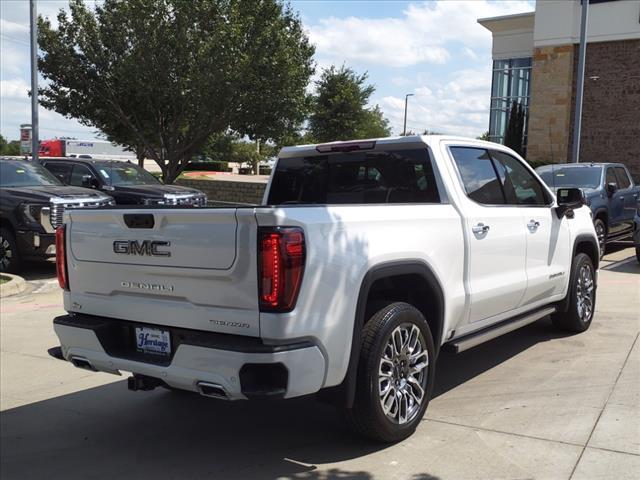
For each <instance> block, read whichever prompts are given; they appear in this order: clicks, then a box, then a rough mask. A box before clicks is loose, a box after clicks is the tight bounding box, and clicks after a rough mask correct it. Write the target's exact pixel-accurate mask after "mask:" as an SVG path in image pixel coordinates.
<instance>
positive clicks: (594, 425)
mask: <svg viewBox="0 0 640 480" xmlns="http://www.w3.org/2000/svg"><path fill="white" fill-rule="evenodd" d="M639 336H640V333H639V334H637V335H636V339H635V340H634V341H633V343H632V344H631V348H630V349H629V351H628V352H627V356H626V358H625V359H624V362H623V363H622V367H621V368H620V371H619V372H618V376H617V377H616V381H615V382H614V383H613V387H611V391H610V392H609V395H607V399H606V400H605V402H604V405H603V406H602V410H600V414H599V415H598V418H597V419H596V421H595V423H594V424H593V428H592V429H591V433H590V434H589V438H587V441H586V443H585V444H584V447H582V451H581V452H580V456H579V457H578V460H577V461H576V464H575V465H574V466H573V470H571V476H570V477H569V480H571V479H572V478H573V475H574V474H575V473H576V469H577V468H578V465H579V464H580V460H582V457H583V456H584V452H585V451H586V450H587V445H589V442H590V441H591V437H593V432H595V431H596V427H597V426H598V422H600V418H601V417H602V414H603V413H604V409H605V408H606V407H607V404H608V403H609V399H610V398H611V395H613V391H614V390H615V388H616V385H617V384H618V380H620V376H621V375H622V372H623V371H624V368H625V367H626V366H627V362H629V358H630V357H631V352H632V351H633V348H634V347H635V346H636V343H637V342H638V337H639ZM589 448H592V447H589ZM620 453H627V452H620Z"/></svg>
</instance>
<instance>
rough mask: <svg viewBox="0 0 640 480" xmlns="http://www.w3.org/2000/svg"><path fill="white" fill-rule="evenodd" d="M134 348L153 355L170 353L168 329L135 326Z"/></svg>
mask: <svg viewBox="0 0 640 480" xmlns="http://www.w3.org/2000/svg"><path fill="white" fill-rule="evenodd" d="M136 350H138V351H139V352H142V353H151V354H154V355H167V356H168V355H171V336H170V335H169V331H168V330H160V329H159V328H147V327H136Z"/></svg>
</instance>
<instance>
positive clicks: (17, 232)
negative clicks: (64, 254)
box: [0, 158, 114, 272]
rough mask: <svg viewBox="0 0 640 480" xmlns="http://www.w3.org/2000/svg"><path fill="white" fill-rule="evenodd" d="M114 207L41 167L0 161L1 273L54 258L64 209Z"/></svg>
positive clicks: (102, 196)
mask: <svg viewBox="0 0 640 480" xmlns="http://www.w3.org/2000/svg"><path fill="white" fill-rule="evenodd" d="M113 204H114V201H113V198H111V197H110V196H108V195H105V194H104V193H101V192H96V191H95V190H89V189H87V188H78V187H69V186H66V185H63V184H62V183H61V182H60V181H59V180H58V179H57V178H55V177H54V176H53V175H51V173H49V172H48V171H47V170H46V169H44V168H42V166H40V165H38V164H34V163H32V162H29V161H27V160H17V159H4V158H0V271H2V272H17V271H18V270H19V269H20V264H21V262H22V260H36V259H44V258H48V257H51V256H53V255H55V229H56V228H57V227H59V226H60V225H61V224H62V216H63V213H64V210H65V209H68V208H83V207H99V206H106V205H113Z"/></svg>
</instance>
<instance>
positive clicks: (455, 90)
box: [0, 0, 534, 140]
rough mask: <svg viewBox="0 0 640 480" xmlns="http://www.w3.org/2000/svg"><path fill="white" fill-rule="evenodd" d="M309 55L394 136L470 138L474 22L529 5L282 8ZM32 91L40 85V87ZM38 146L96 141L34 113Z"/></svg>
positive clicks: (12, 133)
mask: <svg viewBox="0 0 640 480" xmlns="http://www.w3.org/2000/svg"><path fill="white" fill-rule="evenodd" d="M66 5H67V1H64V0H39V1H38V13H39V14H41V15H44V16H49V17H52V18H53V17H55V15H56V12H57V11H58V10H59V9H60V8H65V7H66ZM291 5H292V6H293V8H294V9H295V10H297V11H298V12H299V14H300V17H301V18H302V22H303V24H304V27H305V29H306V31H307V33H308V35H309V38H310V40H311V42H312V43H313V44H314V45H315V47H316V54H315V61H316V65H317V72H316V77H317V76H318V74H319V73H320V72H321V71H322V69H323V68H327V67H329V66H331V65H337V66H340V65H343V64H344V65H346V66H348V67H351V68H352V69H354V70H355V71H356V72H357V73H359V74H361V73H365V72H367V74H368V81H369V83H371V84H373V85H374V86H375V88H376V91H375V93H374V94H373V95H372V97H371V105H376V104H377V105H379V106H380V108H381V109H382V111H383V113H384V115H385V116H386V117H387V119H388V120H389V122H390V126H391V128H392V131H393V133H394V134H398V133H401V132H402V127H403V117H404V98H405V95H406V94H408V93H411V94H413V95H414V96H412V97H410V98H409V105H408V115H407V129H408V130H413V131H415V132H419V133H421V132H422V131H423V130H425V129H427V130H430V131H436V132H440V133H446V134H454V135H463V136H473V137H475V136H478V135H481V134H482V133H483V132H484V131H486V130H488V125H489V96H490V89H491V33H490V32H489V31H488V30H486V29H485V28H484V27H482V26H481V25H479V24H478V23H477V19H478V18H486V17H493V16H498V15H508V14H514V13H522V12H530V11H533V10H534V4H533V1H529V0H510V1H489V0H467V1H454V0H439V1H435V0H434V1H428V2H406V1H364V0H362V1H347V0H341V1H338V0H336V1H331V0H315V1H313V0H292V1H291ZM29 79H30V75H29V2H28V1H27V0H15V1H14V0H0V133H1V134H2V136H4V137H5V138H6V139H9V140H15V139H18V136H19V126H20V124H22V123H30V118H31V107H30V100H29V97H28V95H27V92H28V90H29V88H30V87H29V85H30V80H29ZM40 82H44V80H43V79H42V78H40ZM39 119H40V139H47V138H54V137H61V136H71V137H76V138H79V139H90V138H95V137H96V131H95V129H94V128H91V127H86V126H83V125H80V124H79V123H78V122H77V121H76V120H74V119H69V118H64V117H62V116H61V115H59V114H57V113H55V112H52V111H49V110H46V109H44V108H42V107H41V108H40V109H39Z"/></svg>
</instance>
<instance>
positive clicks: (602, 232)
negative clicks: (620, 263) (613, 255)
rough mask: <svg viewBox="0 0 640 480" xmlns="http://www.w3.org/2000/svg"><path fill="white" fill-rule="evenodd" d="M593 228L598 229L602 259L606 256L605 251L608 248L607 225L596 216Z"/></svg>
mask: <svg viewBox="0 0 640 480" xmlns="http://www.w3.org/2000/svg"><path fill="white" fill-rule="evenodd" d="M593 228H595V230H596V235H597V236H598V244H599V245H600V260H602V257H604V251H605V250H606V248H607V226H606V225H605V224H604V222H603V221H602V220H600V219H599V218H596V219H595V221H594V222H593Z"/></svg>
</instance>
